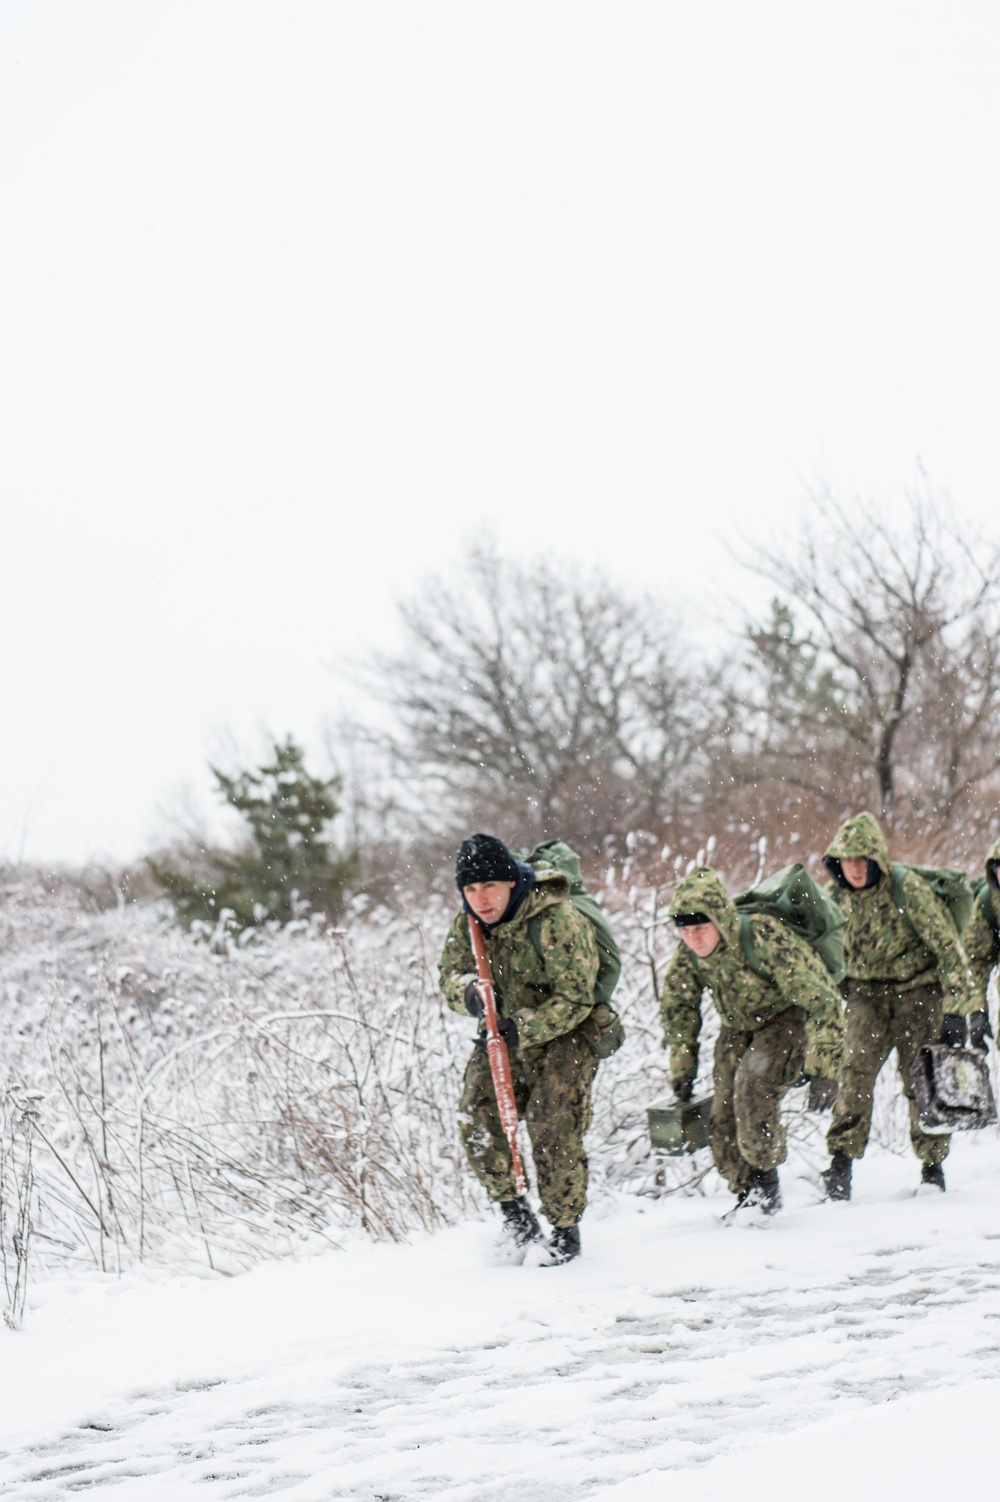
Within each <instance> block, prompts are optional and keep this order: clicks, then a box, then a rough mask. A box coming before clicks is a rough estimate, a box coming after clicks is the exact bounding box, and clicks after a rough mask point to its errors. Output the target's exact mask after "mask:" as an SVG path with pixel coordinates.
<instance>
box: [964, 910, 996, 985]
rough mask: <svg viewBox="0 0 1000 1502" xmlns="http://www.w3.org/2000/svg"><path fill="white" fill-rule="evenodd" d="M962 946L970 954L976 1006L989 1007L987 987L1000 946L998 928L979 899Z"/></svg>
mask: <svg viewBox="0 0 1000 1502" xmlns="http://www.w3.org/2000/svg"><path fill="white" fill-rule="evenodd" d="M962 948H963V949H964V950H965V953H966V955H967V956H968V960H969V969H970V970H971V972H972V989H973V992H974V993H975V997H976V1007H983V1008H987V1009H988V1003H987V1000H986V987H987V985H988V984H989V979H990V976H991V974H992V973H993V966H994V965H995V964H996V962H997V959H998V953H997V951H998V948H1000V946H998V944H997V935H996V929H995V928H994V927H993V925H992V923H991V922H990V921H989V919H988V918H987V916H986V914H985V913H984V912H983V909H982V906H981V905H980V903H979V901H978V900H977V901H976V905H975V907H974V908H973V909H972V917H971V918H970V919H969V922H968V924H967V926H966V929H965V932H964V934H963V935H962Z"/></svg>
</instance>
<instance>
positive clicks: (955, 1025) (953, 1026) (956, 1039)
mask: <svg viewBox="0 0 1000 1502" xmlns="http://www.w3.org/2000/svg"><path fill="white" fill-rule="evenodd" d="M967 1031H968V1029H967V1026H966V1021H965V1018H964V1017H942V1018H941V1032H940V1033H939V1035H938V1042H939V1043H943V1044H944V1046H945V1047H946V1048H964V1047H965V1036H966V1033H967Z"/></svg>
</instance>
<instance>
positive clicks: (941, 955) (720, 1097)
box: [440, 813, 1000, 1266]
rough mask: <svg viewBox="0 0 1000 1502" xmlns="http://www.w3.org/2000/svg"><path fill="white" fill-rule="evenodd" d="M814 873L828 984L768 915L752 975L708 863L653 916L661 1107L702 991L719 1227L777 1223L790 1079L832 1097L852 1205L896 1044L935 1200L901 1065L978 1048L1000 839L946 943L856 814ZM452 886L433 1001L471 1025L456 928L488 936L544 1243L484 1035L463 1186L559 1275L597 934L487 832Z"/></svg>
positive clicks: (927, 1158)
mask: <svg viewBox="0 0 1000 1502" xmlns="http://www.w3.org/2000/svg"><path fill="white" fill-rule="evenodd" d="M824 859H825V864H826V867H827V870H828V872H829V878H830V879H829V884H828V888H827V890H828V891H829V893H830V895H831V896H832V898H833V900H834V901H835V903H836V904H837V906H838V907H839V908H840V909H841V911H842V912H843V914H844V916H845V919H846V926H845V928H844V930H843V936H844V951H845V960H846V979H845V980H844V982H843V983H842V984H841V985H838V984H837V983H836V982H835V980H834V978H833V976H832V975H831V973H830V971H829V970H828V969H827V967H826V965H825V964H824V963H823V960H822V959H821V958H820V956H819V954H818V953H817V952H816V950H815V949H814V948H813V947H812V946H811V945H810V943H809V942H808V941H807V940H806V939H805V938H803V937H801V936H800V935H799V934H797V933H796V932H794V931H793V930H792V929H791V928H790V927H789V926H788V925H787V924H785V923H783V922H781V921H780V920H779V919H778V918H776V917H772V916H769V915H766V914H756V915H753V916H750V917H749V918H748V917H745V916H744V917H743V918H742V922H743V923H744V924H746V923H749V925H750V938H751V943H752V949H751V953H752V956H753V963H751V961H750V959H749V958H748V955H747V946H746V945H745V944H744V943H741V927H740V926H741V915H740V912H739V909H738V908H737V907H736V905H735V904H734V902H733V900H732V898H731V896H730V895H729V893H728V892H727V891H726V887H725V884H724V882H723V880H722V878H721V877H720V876H719V875H718V873H717V872H716V871H714V870H712V869H711V868H710V867H702V868H701V869H699V870H696V871H694V872H692V873H691V874H690V875H688V876H686V877H684V878H683V880H681V881H680V883H679V884H678V886H677V889H676V891H675V893H674V897H673V901H672V902H671V904H670V909H669V916H670V918H671V919H672V920H673V922H674V924H675V925H676V928H677V933H678V937H679V939H680V941H681V942H680V943H679V944H678V946H677V950H676V952H675V954H674V956H673V958H672V960H671V962H670V965H669V967H668V969H667V973H666V978H665V980H664V985H663V993H662V997H661V1000H660V1012H661V1018H662V1022H663V1032H664V1044H665V1046H666V1047H667V1048H668V1049H669V1056H670V1076H671V1082H672V1086H673V1091H674V1094H675V1096H676V1097H677V1099H678V1100H679V1101H685V1100H688V1099H690V1097H691V1093H692V1089H693V1086H694V1081H695V1079H696V1076H697V1073H698V1040H699V1035H700V1032H701V1027H702V1005H703V998H704V993H705V992H706V991H708V992H710V993H711V997H712V1000H713V1002H714V1005H715V1009H716V1012H717V1013H718V1017H719V1022H720V1028H719V1034H718V1038H717V1041H716V1045H715V1060H714V1071H713V1076H714V1078H713V1083H714V1095H713V1101H712V1111H711V1122H710V1142H711V1148H712V1153H713V1157H714V1160H715V1164H716V1167H717V1168H718V1170H719V1172H720V1174H721V1175H722V1176H723V1178H724V1179H725V1180H726V1182H727V1184H728V1185H729V1187H730V1189H731V1190H732V1191H733V1193H734V1194H735V1195H736V1203H735V1205H734V1206H733V1208H732V1210H730V1211H729V1212H727V1215H726V1217H724V1218H726V1219H733V1220H736V1221H738V1220H739V1219H741V1218H750V1217H751V1216H753V1217H756V1216H760V1215H771V1214H774V1212H775V1211H777V1210H778V1209H779V1208H780V1206H781V1189H780V1184H779V1179H778V1168H779V1166H780V1164H781V1163H783V1162H784V1160H785V1157H786V1151H787V1148H786V1137H785V1129H784V1126H783V1124H782V1120H781V1103H782V1099H783V1097H784V1096H785V1094H786V1093H787V1092H788V1090H790V1089H791V1088H792V1087H793V1086H795V1085H796V1084H798V1083H801V1082H802V1081H803V1080H804V1079H806V1078H811V1079H814V1080H827V1081H831V1082H834V1083H835V1086H836V1092H835V1097H834V1100H833V1114H832V1121H831V1124H830V1128H829V1131H828V1133H827V1146H828V1147H829V1150H830V1154H831V1157H830V1166H829V1167H828V1168H827V1170H826V1171H825V1173H824V1174H823V1180H824V1188H825V1196H826V1198H828V1199H830V1200H848V1199H850V1197H851V1173H852V1167H853V1164H854V1161H855V1160H856V1159H858V1158H861V1157H863V1156H864V1152H865V1148H866V1146H867V1144H868V1137H869V1133H870V1131H871V1123H872V1104H873V1095H874V1088H875V1081H876V1079H877V1077H878V1073H879V1070H880V1069H881V1067H882V1065H883V1064H884V1063H885V1061H886V1059H887V1058H888V1056H889V1054H890V1053H891V1051H892V1050H893V1049H894V1048H895V1050H896V1055H897V1061H898V1065H899V1073H900V1076H901V1080H902V1086H903V1091H904V1093H905V1095H906V1097H907V1102H908V1105H909V1115H910V1141H911V1143H912V1146H913V1150H914V1152H915V1154H916V1156H917V1158H918V1159H919V1160H920V1163H921V1182H922V1183H923V1184H926V1185H931V1186H936V1187H937V1188H938V1189H940V1190H943V1189H944V1187H945V1178H944V1169H943V1166H942V1165H943V1162H944V1159H945V1158H946V1157H947V1154H948V1148H949V1142H950V1139H949V1138H948V1137H947V1136H941V1135H931V1134H928V1133H927V1132H924V1131H923V1130H922V1128H921V1125H920V1118H919V1112H918V1107H917V1103H916V1100H915V1093H914V1086H913V1081H912V1078H911V1065H912V1063H913V1061H914V1059H915V1058H916V1057H917V1054H918V1052H919V1050H920V1049H921V1048H923V1047H924V1046H925V1045H926V1044H929V1043H936V1042H940V1043H943V1044H948V1045H951V1046H962V1045H965V1044H966V1043H968V1044H969V1045H970V1046H971V1047H973V1048H979V1049H982V1050H984V1051H985V1050H986V1049H987V1047H988V1039H989V1038H990V1037H992V1032H991V1029H990V1024H989V1012H988V1004H987V984H988V981H989V977H990V974H991V972H992V970H993V967H994V966H995V965H996V963H997V961H998V959H1000V937H998V934H1000V884H998V870H1000V840H998V841H997V843H996V844H995V845H994V846H993V848H992V849H991V850H990V852H989V855H988V856H987V859H986V872H985V878H986V888H985V890H986V892H987V893H988V899H987V900H986V901H984V902H982V903H980V902H977V903H976V904H975V906H974V908H973V914H972V917H971V919H970V921H969V924H968V926H967V928H966V929H965V932H964V933H963V934H961V935H960V934H959V933H958V931H957V930H956V928H955V926H954V924H953V923H952V921H951V918H950V917H949V914H948V911H947V909H946V908H945V906H944V904H943V903H942V901H941V900H940V898H939V897H938V896H937V894H936V893H935V892H934V890H933V889H932V887H931V885H930V884H929V882H928V881H927V880H925V878H924V876H922V875H921V874H919V873H918V872H917V871H915V870H913V869H912V868H909V867H896V868H894V867H893V865H892V863H891V862H890V859H889V852H888V848H887V845H886V840H885V836H884V834H883V832H882V830H881V828H880V826H879V824H878V821H877V820H876V819H875V818H874V817H873V815H871V814H869V813H861V814H858V815H856V816H855V817H854V818H852V819H848V820H847V822H846V823H845V824H844V825H843V826H842V828H841V829H840V830H839V831H838V833H837V835H836V837H835V838H834V840H833V841H832V843H831V844H830V846H829V849H828V850H827V852H826V855H825V857H824ZM894 871H895V873H901V874H900V876H897V875H895V874H894ZM456 883H457V886H458V889H459V892H460V894H461V897H462V911H461V912H460V913H459V914H458V915H457V916H456V917H455V920H454V921H453V923H452V925H451V928H450V929H449V932H448V936H447V938H446V940H445V945H444V952H443V954H442V956H441V963H440V976H441V987H442V991H443V993H444V996H445V998H446V1000H447V1002H448V1004H449V1006H450V1007H451V1008H452V1010H454V1011H456V1012H462V1013H466V1012H468V1013H471V1014H472V1015H474V1016H480V1017H481V1016H482V1010H483V1008H482V999H481V990H480V988H479V987H478V986H477V973H476V966H475V962H474V959H473V953H472V947H471V940H470V934H469V923H468V919H469V917H470V916H472V917H473V918H475V920H476V921H477V922H478V923H479V925H480V927H481V929H482V932H483V934H484V937H485V942H486V950H487V955H488V959H489V966H490V970H491V972H492V979H493V981H494V984H495V988H496V997H497V1008H498V1016H499V1024H498V1025H499V1030H500V1033H501V1035H502V1036H503V1038H504V1041H505V1043H506V1045H507V1050H508V1054H509V1058H510V1063H511V1073H512V1076H513V1084H514V1093H515V1097H516V1103H517V1109H518V1114H519V1116H520V1117H521V1119H522V1120H523V1121H524V1122H525V1125H526V1127H527V1131H528V1134H529V1137H530V1140H531V1146H532V1152H533V1157H534V1163H535V1171H536V1175H537V1180H538V1193H539V1198H540V1201H541V1209H542V1213H543V1214H544V1216H545V1217H546V1219H547V1220H548V1221H549V1222H550V1225H551V1226H552V1232H551V1235H550V1236H549V1237H548V1238H544V1237H543V1236H542V1232H541V1229H540V1227H539V1224H538V1222H537V1220H536V1218H535V1216H534V1213H533V1212H532V1210H531V1208H530V1206H529V1204H528V1202H527V1200H526V1199H525V1198H524V1197H523V1196H520V1195H518V1193H517V1191H516V1185H515V1179H514V1175H513V1171H512V1164H511V1155H510V1148H509V1144H508V1141H507V1138H506V1137H505V1135H504V1131H503V1128H502V1124H501V1120H500V1114H499V1111H498V1106H497V1099H496V1093H495V1090H494V1086H493V1080H492V1078H491V1073H490V1067H489V1063H488V1059H487V1051H486V1047H485V1042H484V1039H483V1037H482V1033H481V1034H480V1037H479V1038H478V1039H477V1044H476V1047H475V1048H474V1049H473V1052H472V1056H471V1058H470V1059H469V1062H468V1065H467V1067H466V1071H465V1080H464V1088H463V1091H462V1097H461V1101H460V1105H459V1122H460V1127H459V1129H460V1134H461V1138H462V1142H463V1144H464V1147H465V1151H466V1154H467V1157H468V1160H469V1163H470V1165H471V1167H472V1170H473V1172H474V1173H475V1175H476V1177H477V1178H478V1179H479V1182H480V1183H481V1184H482V1185H483V1187H484V1188H485V1189H486V1191H487V1194H488V1195H489V1197H490V1199H491V1200H492V1201H494V1202H495V1203H497V1204H499V1206H500V1209H501V1212H502V1217H503V1230H502V1236H503V1239H504V1241H505V1243H506V1246H507V1249H508V1251H509V1253H510V1254H511V1255H512V1256H514V1257H518V1258H519V1257H521V1256H523V1255H525V1254H526V1253H527V1251H528V1248H529V1247H530V1246H531V1245H532V1244H533V1243H538V1248H539V1249H538V1252H537V1253H536V1255H535V1260H536V1261H538V1262H539V1263H540V1264H541V1265H543V1266H558V1265H560V1264H562V1263H565V1262H568V1261H570V1260H572V1259H573V1258H574V1257H577V1256H579V1254H580V1231H579V1223H580V1220H581V1218H582V1216H583V1212H584V1209H585V1207H586V1202H587V1157H586V1153H585V1151H584V1145H583V1139H584V1136H585V1134H586V1132H587V1129H588V1127H589V1125H590V1121H591V1087H592V1085H593V1080H594V1076H595V1074H596V1072H597V1067H598V1062H599V1056H600V1055H601V1052H602V1051H601V1048H600V1046H599V1033H598V1030H597V1028H595V1022H594V1013H595V1001H594V987H595V982H596V978H597V974H598V966H599V958H598V948H597V941H596V939H595V932H594V928H593V926H592V924H591V922H590V921H589V920H588V918H587V917H586V916H584V915H582V914H581V912H580V911H579V910H578V908H577V907H575V906H574V905H573V904H572V902H570V900H569V897H570V882H569V879H568V877H567V876H566V875H565V874H564V873H563V872H562V871H560V870H558V869H555V868H554V867H549V866H546V864H545V863H544V862H543V863H541V864H536V865H529V864H527V863H525V862H522V861H519V860H517V859H516V858H515V857H514V856H513V855H512V854H511V852H510V851H509V850H508V849H507V847H506V846H505V845H504V844H503V843H502V842H501V841H500V840H498V839H496V838H495V837H493V836H491V835H484V834H477V835H473V836H471V837H470V838H469V839H467V840H465V841H464V842H463V843H462V845H461V847H460V848H459V851H458V858H457V862H456ZM831 1093H832V1087H831Z"/></svg>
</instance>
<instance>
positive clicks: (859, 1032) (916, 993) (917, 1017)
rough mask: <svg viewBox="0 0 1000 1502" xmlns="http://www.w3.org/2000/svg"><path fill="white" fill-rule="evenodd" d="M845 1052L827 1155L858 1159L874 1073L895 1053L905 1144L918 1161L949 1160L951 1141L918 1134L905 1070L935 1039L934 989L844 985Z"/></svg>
mask: <svg viewBox="0 0 1000 1502" xmlns="http://www.w3.org/2000/svg"><path fill="white" fill-rule="evenodd" d="M845 1014H846V1023H847V1048H846V1052H845V1056H844V1068H843V1073H842V1075H841V1080H840V1089H839V1090H838V1092H837V1099H836V1101H835V1102H834V1107H833V1121H832V1122H831V1124H830V1130H829V1131H828V1132H827V1134H826V1145H827V1147H828V1148H829V1149H830V1152H831V1153H836V1152H839V1153H846V1154H847V1156H848V1157H849V1158H860V1157H862V1156H863V1155H864V1151H865V1148H866V1147H867V1145H868V1135H869V1133H870V1131H871V1125H872V1099H873V1096H874V1091H875V1081H876V1079H877V1078H878V1073H879V1070H880V1069H881V1068H882V1065H883V1064H884V1063H885V1061H886V1059H887V1058H888V1057H889V1055H890V1053H891V1052H892V1050H893V1049H894V1048H895V1050H896V1058H897V1061H898V1063H899V1074H900V1079H901V1081H902V1085H903V1094H904V1095H905V1096H906V1103H907V1106H908V1107H909V1112H910V1143H911V1145H912V1147H913V1151H914V1152H915V1153H916V1155H917V1157H918V1158H919V1159H920V1161H921V1162H922V1163H941V1162H943V1160H944V1159H945V1158H946V1157H947V1156H948V1147H949V1144H950V1142H951V1138H950V1137H936V1136H929V1135H928V1134H927V1133H926V1132H922V1131H921V1130H920V1116H919V1112H918V1109H917V1103H916V1099H915V1098H914V1091H913V1080H912V1079H911V1077H910V1066H911V1065H912V1063H913V1060H914V1059H915V1058H916V1056H917V1052H918V1051H919V1049H921V1048H922V1047H923V1046H924V1044H925V1043H934V1042H936V1041H937V1036H938V1033H939V1032H940V1030H941V1018H942V1015H943V1008H942V998H941V992H940V990H939V988H938V987H937V986H916V987H913V986H911V987H908V988H907V989H906V990H902V989H900V988H898V987H895V986H892V985H884V984H883V985H879V984H873V983H871V982H865V981H848V983H847V999H846V1008H845Z"/></svg>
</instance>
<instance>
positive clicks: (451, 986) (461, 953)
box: [438, 913, 476, 1017]
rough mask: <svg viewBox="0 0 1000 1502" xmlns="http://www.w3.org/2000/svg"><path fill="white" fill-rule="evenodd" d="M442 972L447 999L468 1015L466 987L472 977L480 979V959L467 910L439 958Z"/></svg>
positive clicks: (450, 932)
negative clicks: (471, 935)
mask: <svg viewBox="0 0 1000 1502" xmlns="http://www.w3.org/2000/svg"><path fill="white" fill-rule="evenodd" d="M438 975H439V977H440V980H441V991H442V993H443V995H444V999H445V1001H446V1002H447V1003H448V1005H449V1006H450V1007H451V1009H452V1011H453V1012H460V1013H461V1014H462V1016H463V1017H465V1016H467V1015H468V1013H467V1012H466V1010H465V988H466V986H467V985H468V984H469V982H470V980H475V978H476V961H475V957H474V955H473V953H472V940H471V939H470V938H469V920H468V918H467V917H466V916H465V914H464V913H457V914H456V915H455V918H454V920H453V922H452V925H451V927H450V928H449V930H448V937H447V938H446V939H445V941H444V948H443V949H442V951H441V958H440V960H439V961H438Z"/></svg>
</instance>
